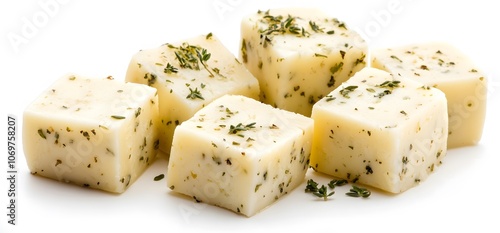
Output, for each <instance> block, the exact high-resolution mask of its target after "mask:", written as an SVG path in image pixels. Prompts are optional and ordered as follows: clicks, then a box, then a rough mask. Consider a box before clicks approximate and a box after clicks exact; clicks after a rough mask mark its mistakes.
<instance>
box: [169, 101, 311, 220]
mask: <svg viewBox="0 0 500 233" xmlns="http://www.w3.org/2000/svg"><path fill="white" fill-rule="evenodd" d="M313 125H314V124H313V120H312V119H311V118H308V117H305V116H302V115H300V114H296V113H292V112H288V111H285V110H281V109H277V108H273V107H272V106H270V105H267V104H263V103H261V102H258V101H256V100H254V99H251V98H248V97H245V96H241V95H225V96H223V97H221V98H219V99H217V100H215V101H214V102H212V103H210V104H209V105H207V106H206V107H205V108H203V109H201V110H200V111H199V112H197V113H196V114H195V115H194V116H193V117H192V118H190V119H189V120H187V121H184V122H183V123H182V124H181V125H180V126H178V127H177V128H176V129H175V134H174V139H173V144H172V151H171V154H170V159H169V164H168V173H167V183H168V187H170V189H171V190H173V191H174V192H178V193H181V194H185V195H188V196H191V197H193V198H194V199H195V200H196V201H197V202H204V203H207V204H211V205H215V206H220V207H223V208H226V209H229V210H231V211H234V212H236V213H239V214H242V215H245V216H253V215H255V214H256V213H258V212H259V211H261V210H263V209H264V208H266V207H267V206H269V205H271V204H272V203H274V202H276V201H277V200H278V199H279V198H280V197H281V196H283V195H285V194H287V193H289V192H290V191H292V190H293V189H294V188H296V187H297V186H298V185H300V184H302V182H303V181H304V178H305V174H306V171H307V169H308V168H309V156H310V151H311V144H312V136H313Z"/></svg>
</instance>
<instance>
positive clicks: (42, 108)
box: [23, 74, 159, 193]
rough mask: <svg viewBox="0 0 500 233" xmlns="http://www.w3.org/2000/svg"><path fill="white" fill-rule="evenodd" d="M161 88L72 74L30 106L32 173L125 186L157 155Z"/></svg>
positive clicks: (27, 138)
mask: <svg viewBox="0 0 500 233" xmlns="http://www.w3.org/2000/svg"><path fill="white" fill-rule="evenodd" d="M156 93H157V91H156V89H154V88H151V87H148V86H147V85H141V84H136V83H124V82H119V81H117V80H113V79H112V78H111V77H108V78H105V79H96V78H85V77H82V76H78V75H73V74H70V75H66V76H64V77H61V78H60V79H59V80H57V81H56V82H54V83H53V84H52V85H51V86H50V87H49V88H48V89H47V90H45V91H44V92H43V93H42V94H41V95H40V96H39V97H38V98H37V99H35V100H34V101H33V102H32V103H31V104H30V105H29V106H28V107H27V108H26V109H25V111H24V116H23V145H24V153H25V156H26V161H27V163H28V167H29V169H30V171H31V173H32V174H37V175H40V176H44V177H48V178H52V179H55V180H58V181H64V182H71V183H74V184H77V185H81V186H85V187H90V188H95V189H101V190H104V191H108V192H113V193H122V192H124V191H125V190H126V189H127V188H128V187H129V186H130V185H132V183H133V182H134V181H135V180H137V178H138V177H140V175H141V174H142V173H143V171H144V170H145V169H146V168H147V167H148V165H149V164H150V163H152V162H153V161H154V159H155V158H156V154H157V151H158V146H159V145H158V143H159V139H158V137H159V133H158V131H159V130H158V129H157V128H158V97H157V94H156Z"/></svg>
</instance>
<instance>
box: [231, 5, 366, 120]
mask: <svg viewBox="0 0 500 233" xmlns="http://www.w3.org/2000/svg"><path fill="white" fill-rule="evenodd" d="M366 54H367V44H366V42H365V41H364V40H363V39H362V38H361V37H360V35H358V34H357V33H356V32H355V31H353V30H350V29H349V28H348V27H347V26H346V24H345V23H344V22H342V21H340V20H338V19H337V18H333V17H330V16H328V15H326V14H325V13H323V12H322V11H320V10H317V9H308V8H304V9H302V8H301V9H296V8H280V9H271V10H268V11H259V12H257V13H254V14H250V15H248V16H246V17H244V18H243V19H242V22H241V42H240V54H239V56H240V58H241V60H242V61H243V63H244V64H245V65H246V67H247V68H248V69H249V70H250V72H252V74H253V75H254V76H255V77H256V78H257V79H258V80H259V83H260V90H261V95H260V98H261V101H263V102H264V103H267V104H270V105H273V106H275V107H279V108H281V109H285V110H288V111H292V112H296V113H300V114H303V115H305V116H310V114H311V109H312V106H313V104H314V103H316V102H317V101H318V100H319V99H321V98H322V97H324V96H325V95H326V94H328V93H329V92H330V91H332V90H333V89H335V88H336V87H337V86H339V85H340V84H341V83H342V82H344V81H346V80H347V79H348V78H349V77H351V76H352V75H353V74H354V73H356V72H357V71H359V70H360V69H361V68H363V67H365V65H366V62H365V60H366Z"/></svg>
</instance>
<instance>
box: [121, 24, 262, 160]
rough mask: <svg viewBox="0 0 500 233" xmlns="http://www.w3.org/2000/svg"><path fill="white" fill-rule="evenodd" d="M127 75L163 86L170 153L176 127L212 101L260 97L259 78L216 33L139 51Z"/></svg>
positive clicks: (163, 130) (163, 137) (163, 142)
mask: <svg viewBox="0 0 500 233" xmlns="http://www.w3.org/2000/svg"><path fill="white" fill-rule="evenodd" d="M125 80H127V81H130V82H135V83H142V84H146V85H149V86H151V87H154V88H156V89H157V90H158V96H159V101H160V103H159V109H160V110H159V112H160V149H161V150H162V151H163V152H165V153H167V154H168V153H170V147H171V144H172V137H173V134H174V130H175V128H176V127H177V126H178V125H179V124H180V123H182V122H183V121H185V120H187V119H189V118H190V117H192V116H193V115H194V114H195V113H196V111H198V110H200V109H201V108H202V107H204V106H206V105H207V104H208V103H210V102H211V101H213V100H215V99H217V98H219V97H221V96H222V95H225V94H237V95H243V96H247V97H250V98H254V99H258V98H259V83H258V80H257V79H256V78H255V77H254V76H253V75H252V74H251V73H250V72H249V71H248V70H247V69H246V67H245V66H244V65H243V64H242V63H241V62H240V61H238V59H237V58H236V57H235V55H233V54H232V53H231V52H230V51H229V50H228V49H227V48H226V47H225V46H224V45H223V44H222V43H221V41H220V40H219V39H218V38H217V37H216V36H215V35H213V34H212V33H209V34H207V35H200V36H196V37H193V38H188V39H185V40H181V41H177V42H175V43H166V44H164V45H162V46H159V47H157V48H150V49H144V50H141V51H139V52H137V53H136V54H134V55H133V57H132V59H131V61H130V64H129V66H128V69H127V73H126V78H125Z"/></svg>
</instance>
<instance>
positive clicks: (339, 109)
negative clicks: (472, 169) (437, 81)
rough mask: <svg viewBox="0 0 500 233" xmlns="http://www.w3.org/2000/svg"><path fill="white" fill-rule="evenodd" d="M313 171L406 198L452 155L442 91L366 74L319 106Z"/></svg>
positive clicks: (367, 71)
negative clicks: (448, 144)
mask: <svg viewBox="0 0 500 233" xmlns="http://www.w3.org/2000/svg"><path fill="white" fill-rule="evenodd" d="M312 118H313V119H314V122H315V131H314V140H313V149H312V154H311V167H312V168H313V169H314V170H316V171H318V172H322V173H325V174H329V175H332V176H335V177H340V178H344V179H347V180H349V181H351V182H354V181H355V182H359V183H362V184H366V185H370V186H373V187H376V188H379V189H382V190H385V191H388V192H391V193H400V192H404V191H406V190H408V189H409V188H412V187H414V186H416V185H417V184H418V183H419V182H421V181H424V180H425V179H426V178H427V177H428V176H429V174H431V173H432V172H433V171H434V169H435V168H436V167H437V166H438V165H440V163H441V160H442V158H443V157H444V156H445V154H446V151H447V147H446V145H447V135H448V134H447V131H448V117H447V108H446V98H445V96H444V93H443V92H441V91H439V90H438V89H435V88H431V87H428V86H424V85H422V84H420V83H418V82H415V81H412V80H401V81H398V80H395V79H394V77H393V76H392V75H391V74H390V73H388V72H385V71H382V70H378V69H374V68H364V69H363V70H361V71H359V72H358V73H356V75H354V76H353V77H352V78H351V79H349V80H348V81H347V82H346V83H344V84H342V85H341V86H339V87H338V88H337V89H336V90H334V91H332V92H331V93H330V94H328V95H327V96H326V97H325V98H323V99H322V100H320V101H319V102H318V103H316V104H315V105H314V108H313V113H312Z"/></svg>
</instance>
